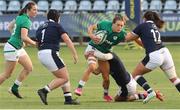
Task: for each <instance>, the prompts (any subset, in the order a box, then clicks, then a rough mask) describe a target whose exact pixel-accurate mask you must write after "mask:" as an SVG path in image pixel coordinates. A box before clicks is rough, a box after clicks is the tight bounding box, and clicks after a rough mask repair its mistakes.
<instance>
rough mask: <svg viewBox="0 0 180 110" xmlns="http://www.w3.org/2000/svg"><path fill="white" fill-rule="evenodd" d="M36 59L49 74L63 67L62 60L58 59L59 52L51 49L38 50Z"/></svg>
mask: <svg viewBox="0 0 180 110" xmlns="http://www.w3.org/2000/svg"><path fill="white" fill-rule="evenodd" d="M38 59H39V60H40V62H41V63H42V64H43V65H44V66H45V67H46V68H47V69H48V70H49V71H51V72H53V71H57V70H58V69H61V68H63V67H65V64H64V62H63V60H62V59H61V58H60V57H59V52H56V51H53V50H51V49H44V50H40V51H39V52H38Z"/></svg>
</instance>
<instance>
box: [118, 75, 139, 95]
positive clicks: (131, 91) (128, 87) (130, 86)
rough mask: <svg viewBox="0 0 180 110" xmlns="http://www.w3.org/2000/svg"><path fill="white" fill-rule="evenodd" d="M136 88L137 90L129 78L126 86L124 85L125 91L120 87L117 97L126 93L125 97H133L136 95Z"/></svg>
mask: <svg viewBox="0 0 180 110" xmlns="http://www.w3.org/2000/svg"><path fill="white" fill-rule="evenodd" d="M136 88H137V83H136V81H135V80H134V79H133V77H132V76H131V80H130V82H129V83H128V84H126V90H125V91H122V90H123V89H122V88H121V87H120V89H119V90H118V93H117V95H119V96H120V95H121V93H122V92H124V93H128V94H127V95H128V96H130V95H133V94H135V93H136Z"/></svg>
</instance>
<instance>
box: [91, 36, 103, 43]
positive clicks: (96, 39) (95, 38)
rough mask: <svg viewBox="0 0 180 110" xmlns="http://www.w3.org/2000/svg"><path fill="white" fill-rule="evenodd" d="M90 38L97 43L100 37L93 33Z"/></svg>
mask: <svg viewBox="0 0 180 110" xmlns="http://www.w3.org/2000/svg"><path fill="white" fill-rule="evenodd" d="M91 39H92V40H93V42H94V43H95V44H98V43H99V42H100V40H101V38H100V37H98V36H95V35H92V36H91Z"/></svg>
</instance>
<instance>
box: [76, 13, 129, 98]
mask: <svg viewBox="0 0 180 110" xmlns="http://www.w3.org/2000/svg"><path fill="white" fill-rule="evenodd" d="M124 25H125V18H124V17H123V16H121V15H120V14H117V15H115V17H114V19H113V21H100V22H99V23H97V24H93V25H90V26H89V27H88V34H89V37H90V38H91V39H92V40H91V41H90V42H89V45H88V46H87V48H86V51H85V57H86V59H87V61H88V68H87V69H86V70H85V72H84V74H83V77H82V78H81V80H80V81H79V84H78V87H77V89H76V90H75V94H76V95H79V96H80V95H82V88H83V86H84V85H85V83H86V82H87V81H88V79H89V77H90V74H91V73H92V72H94V71H95V70H96V68H97V59H96V56H98V54H99V53H107V56H108V57H109V58H110V59H111V58H112V54H109V52H111V49H112V47H113V46H115V45H117V44H119V42H120V41H122V40H124V38H125V35H126V31H125V29H124ZM94 30H97V31H100V30H104V31H106V32H107V38H106V40H105V42H103V43H102V44H98V42H99V41H100V38H99V37H97V36H95V35H94V34H93V31H94ZM98 63H99V65H104V71H105V72H103V74H102V75H103V87H104V99H105V100H107V101H110V100H112V97H111V96H109V95H108V88H109V71H108V70H109V69H108V67H109V66H108V62H107V61H99V62H98ZM105 69H107V70H105Z"/></svg>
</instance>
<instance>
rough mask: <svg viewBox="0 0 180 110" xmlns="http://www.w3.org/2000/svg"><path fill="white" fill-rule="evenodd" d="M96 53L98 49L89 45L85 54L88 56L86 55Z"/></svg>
mask: <svg viewBox="0 0 180 110" xmlns="http://www.w3.org/2000/svg"><path fill="white" fill-rule="evenodd" d="M95 51H96V48H94V47H93V46H91V45H88V46H87V47H86V50H85V52H84V54H85V55H86V54H88V53H89V52H95Z"/></svg>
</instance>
